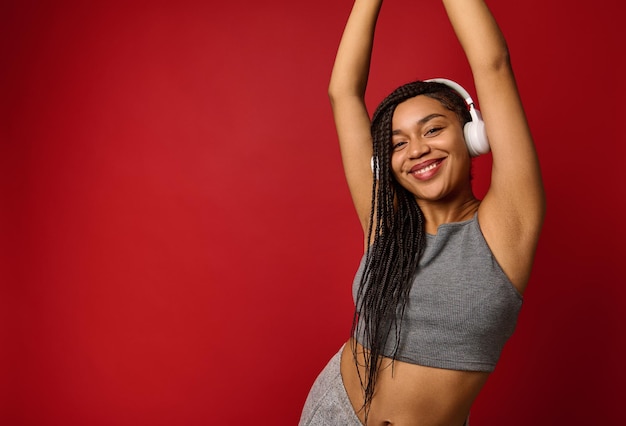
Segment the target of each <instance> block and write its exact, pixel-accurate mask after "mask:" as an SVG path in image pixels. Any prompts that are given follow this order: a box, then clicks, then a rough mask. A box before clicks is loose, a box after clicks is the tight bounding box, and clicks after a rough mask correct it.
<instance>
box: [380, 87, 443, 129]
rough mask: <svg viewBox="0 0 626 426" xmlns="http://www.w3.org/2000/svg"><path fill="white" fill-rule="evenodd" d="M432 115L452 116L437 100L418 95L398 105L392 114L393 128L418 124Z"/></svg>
mask: <svg viewBox="0 0 626 426" xmlns="http://www.w3.org/2000/svg"><path fill="white" fill-rule="evenodd" d="M432 114H441V115H444V116H445V117H447V118H452V117H453V116H454V112H452V111H450V110H449V109H447V108H446V107H444V106H443V105H442V104H441V102H439V101H438V100H437V99H433V98H430V97H428V96H425V95H418V96H415V97H414V98H410V99H407V100H406V101H404V102H402V103H399V104H398V106H397V107H396V109H395V111H394V113H393V118H392V124H393V126H394V128H395V127H396V126H401V125H406V124H409V123H415V122H418V121H420V120H421V119H423V118H424V117H427V116H429V115H432Z"/></svg>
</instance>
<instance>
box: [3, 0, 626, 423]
mask: <svg viewBox="0 0 626 426" xmlns="http://www.w3.org/2000/svg"><path fill="white" fill-rule="evenodd" d="M490 3H491V7H492V9H493V11H494V13H495V15H496V17H497V18H498V20H499V22H500V23H501V26H502V27H503V29H504V32H505V35H506V36H507V39H508V41H509V45H510V48H511V51H512V56H513V62H514V66H515V68H516V72H517V77H518V82H519V86H520V89H521V93H522V96H523V101H524V103H525V106H526V108H527V113H528V118H529V121H530V125H531V128H532V130H533V133H534V135H535V139H536V142H537V145H538V150H539V154H540V157H541V163H542V169H543V173H544V178H545V185H546V189H547V196H548V203H549V204H548V215H547V220H546V224H545V228H544V229H545V231H544V233H543V237H542V240H541V243H540V246H539V249H538V254H537V261H536V268H535V270H534V273H533V277H532V281H531V283H530V287H529V289H528V291H527V293H526V301H525V306H524V309H523V311H522V314H521V317H520V321H519V326H518V329H517V331H516V334H515V335H514V336H513V338H512V340H511V341H510V342H509V344H508V345H507V347H506V348H505V351H504V354H503V358H502V360H501V363H500V364H499V366H498V368H497V370H496V372H495V373H494V375H493V376H492V378H491V379H490V381H489V383H488V384H487V386H486V388H485V390H484V392H483V394H481V396H480V397H479V399H478V401H477V403H476V406H475V408H474V410H473V413H472V423H473V424H476V425H494V426H495V425H503V424H506V425H510V426H515V425H564V424H568V425H590V424H593V425H608V424H621V423H622V422H623V419H624V415H623V409H622V406H623V400H624V397H625V396H626V392H625V391H624V383H625V382H626V374H625V373H624V370H625V369H624V366H623V363H624V359H626V345H625V332H624V324H625V322H624V320H625V319H626V318H625V315H624V313H623V308H624V298H625V296H626V290H625V287H624V284H626V279H625V278H624V277H625V275H624V272H625V271H624V269H625V268H624V263H625V260H624V259H625V257H624V253H625V251H624V237H625V236H626V235H625V225H624V222H625V220H624V207H625V202H624V196H625V193H624V192H625V191H624V182H625V178H624V168H625V166H626V162H625V160H624V156H625V149H624V144H625V142H626V137H625V136H626V131H625V130H624V117H625V116H626V107H625V103H624V99H625V97H626V90H625V85H624V80H623V78H624V76H625V75H626V67H625V66H624V59H623V55H624V45H625V41H626V40H625V37H624V31H623V23H622V19H621V16H622V14H621V12H620V11H619V9H618V4H619V3H618V2H617V1H609V2H602V4H601V5H599V6H600V8H599V9H598V8H596V7H595V5H593V4H591V3H588V4H587V3H586V4H584V5H583V3H580V2H570V1H566V0H557V1H555V2H545V1H543V0H529V1H526V2H523V3H519V2H509V1H503V0H498V1H496V0H494V1H491V2H490ZM350 6H351V1H349V0H340V1H337V0H320V1H317V2H296V1H285V0H273V1H268V2H259V1H240V2H210V1H194V0H178V1H150V2H148V1H146V2H138V1H137V2H110V1H107V2H105V1H100V2H78V1H76V2H72V1H67V0H58V1H55V2H45V1H39V2H38V1H30V0H24V1H17V0H14V1H4V2H2V5H1V6H0V31H1V38H0V46H1V51H0V53H1V56H0V61H1V62H0V65H1V67H0V78H1V80H0V83H1V85H0V88H1V93H0V97H1V100H0V108H1V111H0V113H1V115H0V117H1V122H0V123H1V127H0V132H1V133H0V138H1V144H0V147H1V151H0V166H1V170H2V173H3V179H2V184H1V187H0V188H1V191H2V192H1V194H2V203H1V218H2V237H1V238H2V243H3V244H2V246H1V247H2V263H1V268H2V269H1V270H2V277H3V278H2V287H0V288H1V291H2V293H1V294H0V300H1V302H0V303H1V305H0V312H1V317H0V318H1V320H2V327H1V328H0V332H1V334H0V337H1V340H0V342H1V344H2V347H1V349H0V351H1V352H0V353H1V356H2V360H1V361H2V363H1V366H2V367H1V370H0V373H1V376H0V379H1V380H0V386H1V387H0V423H1V424H3V425H4V424H7V425H174V424H176V425H180V424H184V425H214V424H215V425H217V424H220V425H247V424H262V425H266V424H267V425H295V424H296V422H297V419H298V418H299V413H300V409H301V406H302V404H303V402H304V399H305V397H306V394H307V392H308V389H309V387H310V385H311V384H312V382H313V380H314V378H315V376H316V375H317V373H318V372H319V371H320V370H321V368H322V367H323V365H324V364H325V362H326V361H327V360H328V358H329V357H330V356H331V355H332V354H333V353H334V352H335V351H336V350H337V349H338V347H339V345H340V344H341V343H342V342H343V341H345V340H346V338H347V337H348V333H349V328H350V321H351V318H352V301H351V296H350V283H351V280H352V276H353V273H354V271H355V269H356V266H357V262H358V260H359V258H360V255H361V253H360V250H361V244H362V243H361V235H360V229H359V225H358V223H357V219H356V215H355V214H354V213H353V211H352V206H351V202H350V199H349V195H348V192H347V188H346V185H345V182H344V178H343V172H342V169H341V164H340V158H339V152H338V148H337V142H336V135H335V132H334V127H333V123H332V119H331V114H330V108H329V103H328V100H327V96H326V88H327V83H328V78H329V73H330V69H331V66H332V61H333V59H334V54H335V51H336V48H337V44H338V41H339V37H340V34H341V31H342V28H343V24H344V23H345V19H346V18H347V15H348V12H349V9H350ZM377 36H378V37H377V44H376V48H375V53H374V62H373V69H372V74H371V84H370V92H369V94H368V102H370V103H371V107H373V106H375V104H376V103H377V102H378V101H379V100H380V99H381V98H382V97H383V96H384V95H385V94H386V93H387V92H388V91H390V90H392V89H393V88H395V87H396V86H398V85H400V84H402V83H405V82H407V81H410V80H412V79H416V78H429V77H435V76H446V77H449V78H453V79H455V80H457V81H459V82H460V83H462V84H463V85H465V86H466V87H468V88H469V89H470V91H472V92H473V86H472V85H471V78H470V74H469V70H468V67H467V65H466V63H465V60H464V58H463V56H462V52H461V51H460V49H459V47H458V45H457V42H456V40H455V38H454V36H453V34H452V30H451V28H450V26H449V24H447V21H446V19H445V16H444V13H443V9H442V7H441V5H440V4H439V2H437V1H432V2H409V1H389V2H387V4H386V5H385V7H384V9H383V13H382V15H381V20H380V25H379V30H378V34H377ZM488 165H489V159H488V158H485V159H481V160H479V161H478V162H477V165H476V184H477V191H478V192H479V193H481V192H482V191H484V188H485V187H486V185H487V182H486V180H487V178H486V176H487V171H488Z"/></svg>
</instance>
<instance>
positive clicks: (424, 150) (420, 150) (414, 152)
mask: <svg viewBox="0 0 626 426" xmlns="http://www.w3.org/2000/svg"><path fill="white" fill-rule="evenodd" d="M408 148H409V151H408V153H409V156H410V157H411V158H420V157H422V156H424V155H426V154H428V153H429V152H430V145H429V144H428V142H427V141H425V140H423V139H421V138H411V140H410V141H409V147H408Z"/></svg>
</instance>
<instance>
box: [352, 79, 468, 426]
mask: <svg viewBox="0 0 626 426" xmlns="http://www.w3.org/2000/svg"><path fill="white" fill-rule="evenodd" d="M421 94H423V95H426V96H429V97H432V98H435V99H437V100H439V101H440V102H441V103H442V104H443V105H444V106H445V107H447V108H449V109H451V110H452V111H455V112H456V113H457V115H458V116H459V119H460V120H461V123H462V124H465V122H467V121H469V120H470V116H469V113H468V111H467V106H466V104H465V102H464V100H463V99H462V98H461V97H460V96H459V95H458V94H456V92H454V91H452V90H451V89H450V88H448V87H447V86H445V85H442V84H440V83H434V82H422V81H416V82H413V83H409V84H406V85H404V86H401V87H399V88H398V89H396V90H395V91H394V92H392V93H391V94H390V95H389V96H388V97H387V98H385V99H384V100H383V101H382V102H381V104H380V105H379V106H378V108H377V109H376V111H375V112H374V115H373V117H372V128H371V130H372V140H373V154H374V158H375V159H376V161H374V163H373V164H374V166H373V167H374V170H373V174H374V176H375V177H377V179H374V184H373V185H372V207H371V210H370V225H369V229H368V233H367V251H366V255H365V259H366V260H365V269H364V271H363V275H362V277H361V282H360V283H359V288H358V291H357V296H356V309H355V313H354V318H353V322H352V336H353V337H354V338H356V339H357V340H359V341H360V342H361V343H362V344H363V345H365V346H366V347H367V349H368V350H366V351H364V353H363V359H364V365H363V367H364V368H365V377H362V376H361V370H360V369H358V368H357V372H358V374H359V380H360V382H361V386H362V388H363V391H364V403H363V410H364V412H365V422H366V423H367V416H368V413H369V408H370V406H371V402H372V398H373V397H374V390H375V387H376V380H377V377H378V372H379V370H380V368H381V362H382V360H383V357H385V356H386V357H389V356H390V357H391V359H392V361H393V360H395V359H396V354H397V352H398V347H399V342H400V332H401V325H402V317H403V315H404V310H405V307H406V303H407V300H408V298H409V292H410V290H411V286H412V283H413V276H414V274H415V272H416V271H417V265H418V262H419V259H420V257H421V255H422V253H423V251H424V247H425V241H426V237H425V219H424V214H423V213H422V211H421V209H420V208H419V206H418V204H417V201H416V199H415V196H414V195H413V194H412V193H411V192H409V191H407V190H406V189H404V188H403V187H402V186H400V184H399V183H398V182H397V181H396V180H395V178H394V176H393V174H392V171H391V168H390V166H389V164H390V159H391V144H390V141H391V131H392V128H391V125H392V119H393V114H394V111H395V109H396V106H397V105H398V104H400V103H402V102H404V101H406V100H407V99H410V98H413V97H415V96H418V95H421ZM391 333H394V335H395V337H396V338H395V340H394V342H395V344H394V346H393V347H392V348H390V349H388V350H390V351H391V353H387V352H388V350H387V351H386V346H387V342H388V338H389V336H390V334H391ZM353 355H354V359H355V362H357V353H356V347H354V348H353Z"/></svg>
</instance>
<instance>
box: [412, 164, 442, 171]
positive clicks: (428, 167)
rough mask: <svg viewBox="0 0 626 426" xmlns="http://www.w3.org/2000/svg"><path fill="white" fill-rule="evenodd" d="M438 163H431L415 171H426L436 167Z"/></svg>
mask: <svg viewBox="0 0 626 426" xmlns="http://www.w3.org/2000/svg"><path fill="white" fill-rule="evenodd" d="M438 164H439V163H438V162H437V163H433V164H431V165H430V166H426V167H424V168H423V169H419V170H417V171H416V172H415V173H418V174H422V173H426V172H427V171H429V170H432V169H434V168H435V167H437V165H438Z"/></svg>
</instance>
